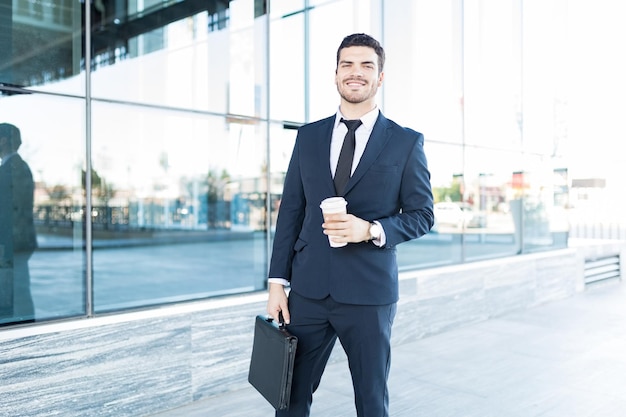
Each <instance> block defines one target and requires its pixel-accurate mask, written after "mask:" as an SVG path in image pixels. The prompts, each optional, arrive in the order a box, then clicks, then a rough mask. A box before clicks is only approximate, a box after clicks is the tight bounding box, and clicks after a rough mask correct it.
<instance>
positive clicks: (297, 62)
mask: <svg viewBox="0 0 626 417" xmlns="http://www.w3.org/2000/svg"><path fill="white" fill-rule="evenodd" d="M273 4H274V3H272V8H273V7H274V5H273ZM270 31H271V32H270V42H271V46H270V50H269V52H270V54H271V57H270V65H271V71H270V74H269V76H270V95H271V104H270V118H271V119H274V120H290V121H295V122H302V121H304V120H305V100H306V99H305V97H304V95H305V81H306V75H305V69H304V59H305V50H304V48H303V45H304V13H298V14H295V15H289V16H287V17H284V18H282V17H281V18H278V19H276V20H272V22H271V26H270Z"/></svg>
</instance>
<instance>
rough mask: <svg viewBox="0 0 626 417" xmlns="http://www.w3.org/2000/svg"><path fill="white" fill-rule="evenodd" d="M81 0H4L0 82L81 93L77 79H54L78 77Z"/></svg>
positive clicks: (0, 12) (0, 25) (0, 26)
mask: <svg viewBox="0 0 626 417" xmlns="http://www.w3.org/2000/svg"><path fill="white" fill-rule="evenodd" d="M81 5H82V3H81V2H78V1H70V0H60V1H58V0H57V1H44V0H32V1H28V0H13V1H5V2H3V3H2V7H1V8H0V84H4V85H9V86H16V87H34V86H43V85H50V87H49V89H50V90H53V91H62V92H65V93H68V92H81V91H84V90H83V88H82V86H80V85H78V84H72V85H65V86H63V87H64V89H62V88H60V87H61V86H58V85H57V86H53V85H52V84H54V83H56V82H58V81H60V80H64V79H68V78H72V77H76V76H77V75H79V74H80V72H81V67H82V66H83V53H82V38H81V28H82V22H81V10H82V9H81Z"/></svg>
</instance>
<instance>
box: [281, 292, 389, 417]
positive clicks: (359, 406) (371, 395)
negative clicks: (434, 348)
mask: <svg viewBox="0 0 626 417" xmlns="http://www.w3.org/2000/svg"><path fill="white" fill-rule="evenodd" d="M289 312H290V314H291V323H290V324H289V325H288V329H289V331H290V332H291V333H292V334H294V335H295V336H297V337H298V349H297V350H296V359H295V367H294V374H293V382H292V392H291V402H290V406H289V409H288V410H281V411H277V412H276V417H307V416H309V414H310V409H311V403H312V401H313V393H314V392H315V390H316V389H317V387H318V386H319V383H320V380H321V378H322V374H323V372H324V369H325V367H326V363H327V362H328V359H329V357H330V354H331V352H332V350H333V346H334V345H335V341H336V340H337V338H339V341H340V342H341V345H342V347H343V349H344V351H345V352H346V355H347V357H348V365H349V368H350V373H351V376H352V385H353V388H354V398H355V405H356V411H357V416H358V417H388V416H389V392H388V389H387V379H388V376H389V366H390V361H391V341H390V339H391V327H392V324H393V320H394V317H395V313H396V303H393V304H387V305H354V304H342V303H338V302H336V301H335V300H333V299H332V298H331V297H330V296H328V297H326V298H325V299H323V300H314V299H310V298H306V297H303V296H301V295H299V294H297V293H295V292H294V291H293V290H292V291H291V292H290V294H289Z"/></svg>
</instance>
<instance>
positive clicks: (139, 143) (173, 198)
mask: <svg viewBox="0 0 626 417" xmlns="http://www.w3.org/2000/svg"><path fill="white" fill-rule="evenodd" d="M94 128H95V129H94V134H93V169H94V173H93V175H92V178H93V185H92V187H93V190H92V193H93V195H92V198H93V206H94V214H93V220H94V225H93V236H94V299H95V302H94V305H95V309H96V311H110V310H117V309H121V308H130V307H137V306H144V305H150V304H157V303H167V302H174V301H180V300H188V299H196V298H204V297H208V296H215V295H222V294H229V293H238V292H246V291H253V290H256V289H261V288H263V287H264V281H265V278H264V265H265V264H266V259H265V258H266V253H265V239H266V235H265V219H266V200H265V195H266V191H267V185H266V183H267V181H266V165H267V164H266V160H265V155H266V147H265V146H266V145H265V144H266V142H265V125H264V124H262V123H257V122H253V121H245V120H231V119H225V118H222V117H208V116H199V115H193V114H181V113H179V112H169V111H165V110H163V111H160V110H150V109H142V108H140V107H132V106H131V107H120V106H117V105H109V104H102V103H96V104H95V105H94Z"/></svg>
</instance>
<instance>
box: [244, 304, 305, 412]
mask: <svg viewBox="0 0 626 417" xmlns="http://www.w3.org/2000/svg"><path fill="white" fill-rule="evenodd" d="M297 345H298V338H297V337H296V336H294V335H292V334H290V333H289V332H288V331H287V329H286V328H285V326H284V325H283V324H282V322H281V324H278V323H276V322H275V321H274V320H272V319H271V318H265V317H263V316H256V320H255V325H254V343H253V345H252V357H251V358H250V371H249V372H248V382H250V384H252V386H253V387H254V388H255V389H256V390H257V391H259V393H261V395H263V397H265V399H266V400H267V401H268V402H269V403H270V404H271V405H272V406H273V407H274V408H275V409H276V410H285V409H287V408H289V397H290V395H291V379H292V376H293V361H294V358H295V355H296V347H297Z"/></svg>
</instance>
